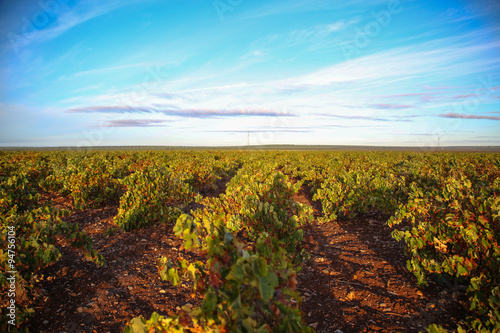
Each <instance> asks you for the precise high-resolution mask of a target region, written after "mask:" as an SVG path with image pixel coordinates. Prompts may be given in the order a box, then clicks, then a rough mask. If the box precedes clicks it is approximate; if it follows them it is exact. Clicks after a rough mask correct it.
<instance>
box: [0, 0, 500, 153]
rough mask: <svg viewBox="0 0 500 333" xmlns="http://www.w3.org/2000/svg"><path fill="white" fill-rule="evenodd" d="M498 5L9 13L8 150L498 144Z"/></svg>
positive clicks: (190, 4)
mask: <svg viewBox="0 0 500 333" xmlns="http://www.w3.org/2000/svg"><path fill="white" fill-rule="evenodd" d="M499 14H500V3H499V2H498V1H493V0H478V1H430V0H429V1H420V0H415V1H403V0H402V1H396V0H395V1H392V0H391V1H386V0H383V1H378V0H374V1H364V0H363V1H362V0H346V1H342V2H338V1H315V0H281V1H278V0H251V1H250V0H207V1H205V0H197V1H195V0H192V1H186V0H182V1H181V0H163V1H159V0H144V1H140V0H120V1H118V0H110V1H97V0H82V1H75V0H45V1H44V0H40V1H10V2H8V1H1V2H0V37H1V40H0V80H1V85H0V146H106V145H207V146H216V145H246V144H247V143H248V141H250V144H331V145H390V146H436V145H437V143H438V138H439V141H440V144H441V145H442V146H452V145H500V134H499V133H500V38H499V37H500V23H499V21H498V19H496V18H497V17H499Z"/></svg>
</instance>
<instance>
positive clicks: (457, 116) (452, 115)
mask: <svg viewBox="0 0 500 333" xmlns="http://www.w3.org/2000/svg"><path fill="white" fill-rule="evenodd" d="M439 117H443V118H455V119H483V120H484V119H486V120H500V117H497V116H480V115H475V114H460V113H454V112H448V113H443V114H440V115H439Z"/></svg>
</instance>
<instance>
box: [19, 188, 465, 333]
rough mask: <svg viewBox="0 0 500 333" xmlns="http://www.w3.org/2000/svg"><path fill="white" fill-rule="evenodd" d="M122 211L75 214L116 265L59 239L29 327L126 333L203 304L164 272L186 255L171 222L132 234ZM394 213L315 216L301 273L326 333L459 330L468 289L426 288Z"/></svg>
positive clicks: (308, 307)
mask: <svg viewBox="0 0 500 333" xmlns="http://www.w3.org/2000/svg"><path fill="white" fill-rule="evenodd" d="M226 182H227V181H226ZM221 184H222V183H221ZM221 184H218V186H217V187H218V191H217V192H219V193H211V192H210V193H206V194H208V195H210V196H212V195H218V194H220V193H222V192H223V190H224V189H225V184H223V185H224V186H221ZM214 191H215V190H214ZM49 199H52V200H53V202H54V204H55V206H56V207H59V208H65V209H70V210H72V209H73V206H72V203H71V200H69V199H68V198H63V197H60V196H56V195H50V194H47V193H43V194H42V201H46V200H49ZM294 199H295V200H296V201H297V202H300V203H303V204H308V205H311V206H312V207H313V209H314V215H315V217H318V216H320V215H321V204H320V203H318V202H313V201H312V200H311V195H310V188H308V187H307V186H302V188H301V190H300V191H299V193H298V194H297V195H296V196H295V198H294ZM193 208H198V207H197V206H196V205H194V206H193ZM116 213H117V206H116V205H112V206H106V207H102V208H97V209H88V210H84V211H72V214H71V215H70V216H69V217H67V218H66V219H67V220H68V221H71V222H76V223H78V224H79V225H80V226H81V227H82V228H83V229H84V230H86V232H87V233H88V234H89V235H90V236H91V237H92V239H93V240H94V248H95V249H96V250H98V251H99V252H100V253H101V254H102V255H103V256H104V258H105V259H106V262H107V265H106V266H105V267H101V268H99V267H96V266H95V265H94V264H92V263H90V262H88V261H86V260H85V259H83V256H82V255H81V254H80V252H79V251H75V250H73V249H72V248H71V247H69V246H67V245H66V244H65V242H64V241H62V240H61V241H59V243H58V245H59V246H58V247H59V248H60V249H61V253H62V258H61V259H60V260H59V261H58V262H56V263H55V264H53V265H52V266H50V267H48V268H46V269H44V270H43V271H42V272H41V274H43V275H44V277H45V278H44V279H43V280H42V281H41V282H40V283H39V287H40V288H41V292H40V295H39V296H37V297H35V298H34V299H33V301H32V304H31V307H33V308H35V310H36V312H35V315H34V317H33V318H32V319H31V321H30V322H29V324H28V328H29V329H30V331H33V332H61V331H65V332H121V331H122V330H123V328H124V326H125V324H126V323H127V322H128V321H130V319H132V318H133V317H136V316H139V315H142V316H144V317H146V318H149V316H150V315H151V313H152V312H154V311H156V312H159V313H160V314H164V315H173V314H175V313H178V311H179V310H180V307H182V306H183V305H184V304H186V303H191V304H196V303H197V301H196V300H193V299H192V298H191V297H190V290H191V288H190V286H189V285H187V284H183V285H181V286H180V287H173V286H172V285H171V284H170V283H169V282H165V281H162V280H161V279H160V277H159V274H158V270H157V267H156V263H157V260H158V258H159V257H160V256H167V257H169V258H172V259H175V258H176V257H177V256H178V255H179V253H180V252H179V250H178V248H180V241H179V239H177V238H176V237H175V236H174V235H173V233H172V230H171V228H172V227H171V226H169V227H166V226H163V225H156V226H149V227H146V228H143V229H140V230H135V231H131V232H125V231H121V230H119V229H117V228H116V227H115V226H114V224H113V217H114V216H115V215H116ZM386 218H387V217H386V216H381V215H379V214H377V213H376V212H374V213H372V214H367V215H365V216H362V217H360V218H356V219H352V220H346V221H339V222H328V223H323V224H319V223H318V222H317V220H316V219H315V220H314V221H313V222H312V223H311V224H310V225H309V226H307V227H306V229H305V242H304V244H305V247H306V249H307V250H308V251H309V252H310V253H311V259H310V260H309V261H307V262H306V263H305V264H304V266H303V270H302V272H301V273H300V274H299V287H298V288H299V290H300V292H301V294H302V295H303V298H304V302H303V304H302V306H301V309H302V311H303V312H304V320H305V322H306V323H308V324H309V325H310V326H312V327H314V328H315V329H316V330H317V331H318V332H339V331H336V330H340V331H342V332H345V333H348V332H372V331H384V332H418V331H422V330H423V329H424V328H425V327H426V326H427V325H428V324H429V323H432V322H436V323H440V324H443V325H444V326H445V327H447V328H454V327H455V326H456V324H455V323H457V322H458V321H459V320H460V319H462V318H463V317H464V315H465V302H464V297H463V292H459V291H447V290H445V291H443V290H442V289H440V288H438V287H437V286H436V285H435V284H431V286H430V287H427V288H419V287H418V286H417V283H416V279H415V277H414V276H413V275H412V274H411V273H409V272H408V271H407V270H406V268H405V261H406V258H405V256H404V255H403V246H402V245H401V244H399V243H397V242H396V241H395V240H393V239H392V238H391V237H390V229H389V228H388V227H387V226H386V224H385V222H384V221H385V220H386ZM106 230H108V231H107V232H106ZM110 230H115V232H114V233H113V234H110V232H109V231H110ZM180 254H181V255H183V256H185V257H188V254H185V253H180Z"/></svg>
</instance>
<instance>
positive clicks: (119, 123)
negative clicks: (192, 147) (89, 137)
mask: <svg viewBox="0 0 500 333" xmlns="http://www.w3.org/2000/svg"><path fill="white" fill-rule="evenodd" d="M165 122H167V121H166V120H161V119H119V120H108V121H106V122H105V123H104V124H103V125H99V126H92V127H164V126H165V125H164V124H163V123H165Z"/></svg>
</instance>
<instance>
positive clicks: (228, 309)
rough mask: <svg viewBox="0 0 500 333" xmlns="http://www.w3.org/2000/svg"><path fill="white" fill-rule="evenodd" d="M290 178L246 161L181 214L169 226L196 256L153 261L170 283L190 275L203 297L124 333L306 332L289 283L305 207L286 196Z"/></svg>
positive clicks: (292, 189) (289, 193)
mask: <svg viewBox="0 0 500 333" xmlns="http://www.w3.org/2000/svg"><path fill="white" fill-rule="evenodd" d="M299 187H300V183H298V184H291V183H290V182H289V181H288V178H287V177H286V176H285V175H284V174H283V173H281V172H279V171H275V165H274V164H273V163H263V162H262V161H258V160H257V161H247V163H246V164H244V165H243V167H242V168H241V169H240V170H239V171H238V173H237V174H236V176H235V177H233V178H232V179H231V181H230V183H229V184H228V186H227V190H226V193H224V194H221V195H220V196H219V197H216V198H205V199H204V200H203V201H202V204H203V205H204V208H203V209H198V210H196V211H194V212H192V213H191V215H182V216H181V217H180V218H179V219H178V220H177V223H176V225H175V227H174V231H175V232H176V235H177V236H179V237H181V238H182V239H183V241H184V244H183V247H184V248H185V249H187V250H191V251H195V252H196V253H197V254H198V255H199V256H202V257H204V259H205V260H204V261H196V262H188V261H187V260H185V259H183V258H178V259H177V260H175V261H171V260H170V259H169V258H165V257H162V258H161V259H160V261H159V265H158V266H159V271H160V276H161V278H162V279H164V280H168V281H170V282H172V284H173V285H177V284H178V283H180V280H181V278H183V279H189V280H191V281H192V282H193V289H194V290H193V291H194V292H196V293H199V294H200V295H201V296H202V297H203V300H202V302H201V306H200V307H195V308H184V309H183V310H184V311H185V312H184V314H181V315H179V316H174V317H169V318H165V317H162V316H160V315H158V314H153V315H152V317H151V318H150V319H149V320H145V319H143V318H142V317H139V318H135V319H133V320H132V321H131V323H130V324H129V325H128V326H127V328H126V330H125V331H126V332H135V333H137V332H140V333H143V332H148V331H151V330H155V331H158V332H269V331H279V332H308V331H312V328H310V327H308V326H306V325H304V324H303V322H302V319H301V314H300V311H299V309H298V305H300V302H301V298H300V295H299V294H298V293H297V291H296V290H295V288H296V283H297V281H296V275H297V272H298V271H299V269H300V267H299V266H298V265H297V263H298V261H299V260H298V259H299V258H300V255H297V254H300V253H301V252H300V245H301V241H302V237H303V235H302V230H301V229H300V227H301V225H302V224H303V223H305V222H307V220H308V217H310V210H309V209H307V208H306V207H304V206H302V205H300V204H297V203H295V202H294V201H293V199H292V196H293V194H294V193H296V192H297V190H298V188H299Z"/></svg>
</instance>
